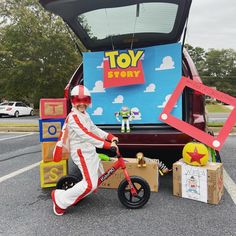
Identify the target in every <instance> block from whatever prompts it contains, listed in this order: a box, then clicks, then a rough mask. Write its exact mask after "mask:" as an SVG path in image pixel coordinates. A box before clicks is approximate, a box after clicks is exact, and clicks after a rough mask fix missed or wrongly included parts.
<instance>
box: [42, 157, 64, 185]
mask: <svg viewBox="0 0 236 236" xmlns="http://www.w3.org/2000/svg"><path fill="white" fill-rule="evenodd" d="M65 175H67V161H65V160H62V161H60V162H43V161H42V162H41V163H40V183H41V188H48V187H55V186H56V183H57V181H58V180H59V179H60V178H61V177H62V176H65Z"/></svg>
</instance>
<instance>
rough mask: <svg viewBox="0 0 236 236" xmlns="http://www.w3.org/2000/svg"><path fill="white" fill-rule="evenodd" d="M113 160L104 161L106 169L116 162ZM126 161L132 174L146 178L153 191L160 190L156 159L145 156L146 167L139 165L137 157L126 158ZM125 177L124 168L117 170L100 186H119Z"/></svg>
mask: <svg viewBox="0 0 236 236" xmlns="http://www.w3.org/2000/svg"><path fill="white" fill-rule="evenodd" d="M116 160H117V159H114V160H113V161H102V164H103V167H104V170H105V171H106V170H107V169H108V168H110V167H111V166H112V165H113V164H114V162H115V161H116ZM124 160H125V161H126V163H125V164H126V168H127V171H128V173H129V175H130V176H140V177H142V178H144V179H145V180H146V181H147V182H148V184H149V185H150V189H151V191H153V192H158V180H159V172H158V166H157V162H156V161H155V160H152V159H149V158H145V160H146V164H147V166H146V167H138V161H137V159H136V158H124ZM124 178H125V176H124V173H123V170H122V169H119V170H117V171H116V172H115V173H114V174H113V175H112V176H111V177H110V178H108V179H107V180H105V181H104V182H103V183H102V184H101V185H100V187H102V188H118V186H119V184H120V182H121V181H122V180H123V179H124Z"/></svg>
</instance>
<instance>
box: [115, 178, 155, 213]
mask: <svg viewBox="0 0 236 236" xmlns="http://www.w3.org/2000/svg"><path fill="white" fill-rule="evenodd" d="M130 179H131V181H132V183H133V185H134V188H135V189H136V191H137V194H138V195H137V196H133V195H132V193H131V188H130V186H129V183H128V181H127V180H126V179H124V180H122V181H121V183H120V185H119V187H118V198H119V200H120V202H121V203H122V204H123V205H124V206H125V207H127V208H130V209H137V208H140V207H143V206H144V205H145V204H146V203H147V202H148V200H149V198H150V194H151V190H150V186H149V184H148V183H147V181H146V180H144V179H143V178H141V177H138V176H130Z"/></svg>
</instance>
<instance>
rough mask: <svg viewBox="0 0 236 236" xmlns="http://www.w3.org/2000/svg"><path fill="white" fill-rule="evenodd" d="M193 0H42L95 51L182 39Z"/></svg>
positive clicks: (44, 5) (41, 0)
mask: <svg viewBox="0 0 236 236" xmlns="http://www.w3.org/2000/svg"><path fill="white" fill-rule="evenodd" d="M191 2H192V0H162V1H161V0H152V1H150V0H149V1H148V0H119V1H118V0H99V1H94V0H40V3H41V4H42V6H43V7H44V8H45V9H47V10H49V11H50V12H53V13H54V14H57V15H59V16H61V17H62V18H63V20H64V21H65V22H66V23H67V24H68V25H69V26H70V28H71V29H72V30H73V31H74V33H75V34H76V35H77V36H78V38H79V39H80V40H81V42H82V43H83V44H84V46H85V47H86V48H87V49H88V50H91V51H102V50H113V49H126V48H139V47H147V46H154V45H160V44H169V43H175V42H178V41H179V40H180V39H181V35H182V32H183V29H184V26H185V23H186V20H187V18H188V14H189V9H190V6H191Z"/></svg>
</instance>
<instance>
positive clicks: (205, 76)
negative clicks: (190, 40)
mask: <svg viewBox="0 0 236 236" xmlns="http://www.w3.org/2000/svg"><path fill="white" fill-rule="evenodd" d="M186 48H187V50H188V52H189V54H190V56H191V57H192V59H193V61H194V63H195V65H196V67H197V69H198V72H199V75H200V77H201V78H202V80H203V83H204V84H206V85H208V86H211V87H216V89H217V90H219V91H222V92H224V93H227V94H229V95H231V96H234V97H236V52H235V50H233V49H222V50H216V49H209V50H208V51H205V50H204V49H203V48H199V47H196V48H194V47H192V46H191V45H186Z"/></svg>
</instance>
